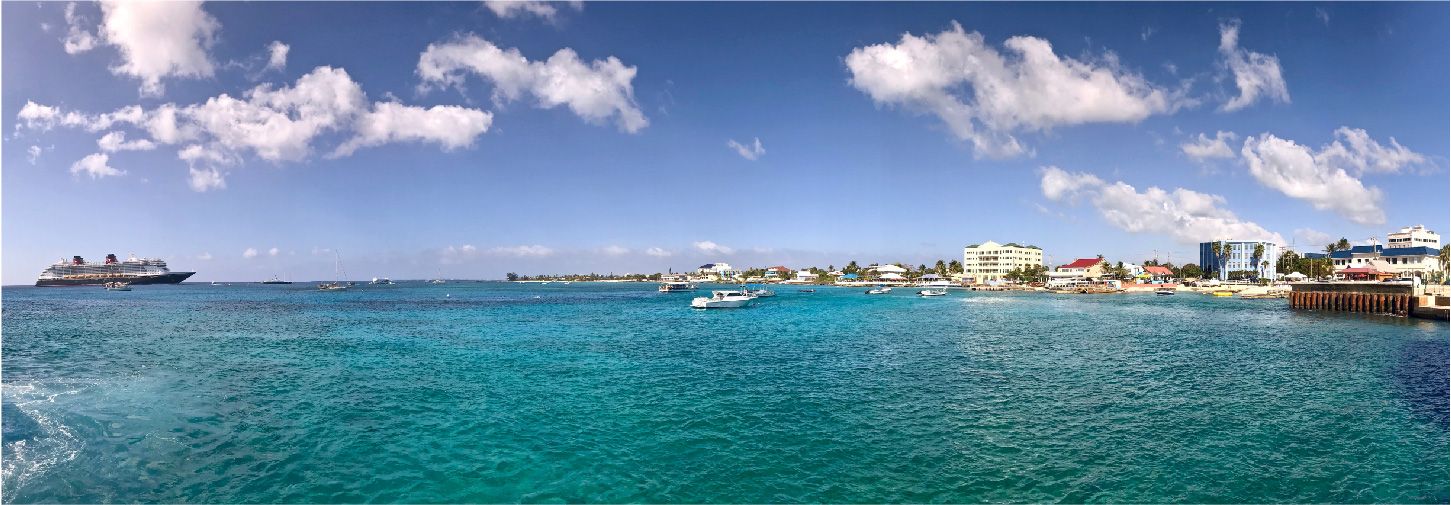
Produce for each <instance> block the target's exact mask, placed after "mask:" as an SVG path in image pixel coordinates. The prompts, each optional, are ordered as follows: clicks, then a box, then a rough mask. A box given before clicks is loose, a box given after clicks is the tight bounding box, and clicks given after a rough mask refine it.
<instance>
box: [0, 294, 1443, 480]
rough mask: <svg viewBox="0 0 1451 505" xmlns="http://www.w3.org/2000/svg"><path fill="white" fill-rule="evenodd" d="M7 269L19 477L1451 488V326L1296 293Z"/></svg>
mask: <svg viewBox="0 0 1451 505" xmlns="http://www.w3.org/2000/svg"><path fill="white" fill-rule="evenodd" d="M691 296H692V295H690V294H661V293H656V292H655V291H654V286H653V285H647V284H584V283H575V284H571V285H559V284H551V285H544V286H541V285H513V284H503V283H455V284H445V285H440V286H428V285H424V284H421V283H411V284H400V285H396V286H379V287H373V286H360V287H358V288H355V289H353V290H350V291H347V292H341V293H320V292H316V291H315V290H313V289H311V285H303V284H297V285H291V286H261V285H234V286H216V287H213V286H206V285H195V286H192V285H186V286H139V287H137V288H136V289H135V291H131V292H106V291H104V290H101V289H99V288H51V289H36V288H27V287H15V288H5V289H4V291H3V297H4V305H3V317H4V320H3V322H4V348H3V357H4V379H3V388H4V398H3V409H4V411H3V423H4V426H3V428H4V431H3V435H4V436H3V438H4V445H3V457H4V461H3V472H4V475H3V479H4V480H3V485H4V491H5V493H4V496H5V500H6V501H8V502H15V503H24V502H132V501H165V502H364V501H368V502H376V501H386V502H398V501H405V502H439V501H446V502H509V501H525V502H539V501H591V502H626V501H646V502H801V501H811V502H821V501H825V502H903V501H905V502H981V501H1035V502H1037V501H1069V502H1083V501H1115V502H1124V501H1130V502H1162V501H1191V502H1267V501H1268V502H1284V501H1290V502H1445V501H1447V499H1448V476H1447V468H1448V464H1451V463H1448V442H1447V440H1448V433H1447V423H1448V414H1447V412H1448V406H1447V394H1448V393H1447V383H1448V382H1447V381H1448V377H1447V362H1448V353H1447V331H1448V330H1447V325H1446V324H1445V323H1436V322H1427V321H1418V320H1404V319H1394V318H1366V317H1351V316H1344V315H1335V314H1319V313H1307V312H1296V311H1290V310H1288V309H1287V308H1286V305H1285V303H1284V301H1283V300H1238V299H1216V298H1212V297H1207V296H1203V295H1191V294H1183V295H1178V296H1172V297H1156V296H1153V295H1111V296H1073V295H1047V294H1024V293H966V292H954V293H953V294H952V295H951V296H949V297H941V298H927V299H922V298H918V297H916V296H912V295H911V292H910V291H909V290H897V292H896V293H894V294H892V295H888V296H866V295H863V294H861V290H859V289H834V288H818V289H817V292H816V293H814V294H803V293H796V292H795V288H789V287H788V288H783V289H781V290H780V295H779V296H777V297H775V298H772V299H765V300H761V303H759V305H758V306H756V307H752V308H748V309H742V310H720V311H700V310H692V309H689V308H687V305H688V303H689V299H690V297H691Z"/></svg>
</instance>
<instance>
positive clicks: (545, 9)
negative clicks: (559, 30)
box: [484, 0, 584, 21]
mask: <svg viewBox="0 0 1451 505" xmlns="http://www.w3.org/2000/svg"><path fill="white" fill-rule="evenodd" d="M557 4H565V5H568V6H569V7H571V8H573V9H574V10H580V9H583V8H584V2H581V1H578V0H575V1H570V2H544V1H538V0H484V6H485V7H488V8H489V10H490V11H493V13H494V15H495V16H499V17H500V18H503V19H513V18H517V17H522V16H526V15H527V16H538V17H541V18H544V19H545V20H548V21H554V18H555V16H557V15H558V14H559V9H557V8H555V5H557Z"/></svg>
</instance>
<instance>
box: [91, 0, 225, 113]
mask: <svg viewBox="0 0 1451 505" xmlns="http://www.w3.org/2000/svg"><path fill="white" fill-rule="evenodd" d="M101 11H102V12H103V14H104V16H105V18H104V20H103V21H102V23H101V25H102V26H101V28H102V29H101V33H102V35H103V36H104V39H105V41H106V43H107V44H110V45H113V46H116V49H117V50H118V51H120V53H121V59H122V60H123V62H122V63H121V64H120V65H117V66H114V67H111V72H112V73H114V74H117V75H126V76H130V77H134V78H137V79H140V80H141V93H142V94H143V95H148V96H159V95H161V94H162V92H164V91H165V86H164V85H163V84H162V83H161V80H162V79H163V78H166V77H193V78H198V77H211V76H212V72H213V65H212V61H211V57H210V56H209V55H208V54H207V48H209V47H211V45H212V42H213V36H214V35H215V34H216V32H217V30H218V29H220V28H221V25H220V24H218V23H217V20H216V19H215V18H213V17H212V16H211V15H209V14H207V13H206V11H203V10H202V4H201V2H199V1H186V0H178V1H168V2H136V1H122V0H106V1H103V2H101ZM67 49H68V50H69V44H67Z"/></svg>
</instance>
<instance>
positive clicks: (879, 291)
mask: <svg viewBox="0 0 1451 505" xmlns="http://www.w3.org/2000/svg"><path fill="white" fill-rule="evenodd" d="M891 292H892V288H891V287H889V286H877V287H875V288H872V289H868V290H867V294H869V295H885V294H887V293H891Z"/></svg>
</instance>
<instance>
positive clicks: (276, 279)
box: [262, 275, 292, 284]
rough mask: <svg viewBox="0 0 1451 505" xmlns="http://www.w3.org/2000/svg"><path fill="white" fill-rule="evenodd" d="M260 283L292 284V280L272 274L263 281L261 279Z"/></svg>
mask: <svg viewBox="0 0 1451 505" xmlns="http://www.w3.org/2000/svg"><path fill="white" fill-rule="evenodd" d="M262 283H263V284H292V281H284V280H282V279H279V278H277V276H276V275H274V276H272V278H271V279H267V280H265V281H262Z"/></svg>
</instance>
